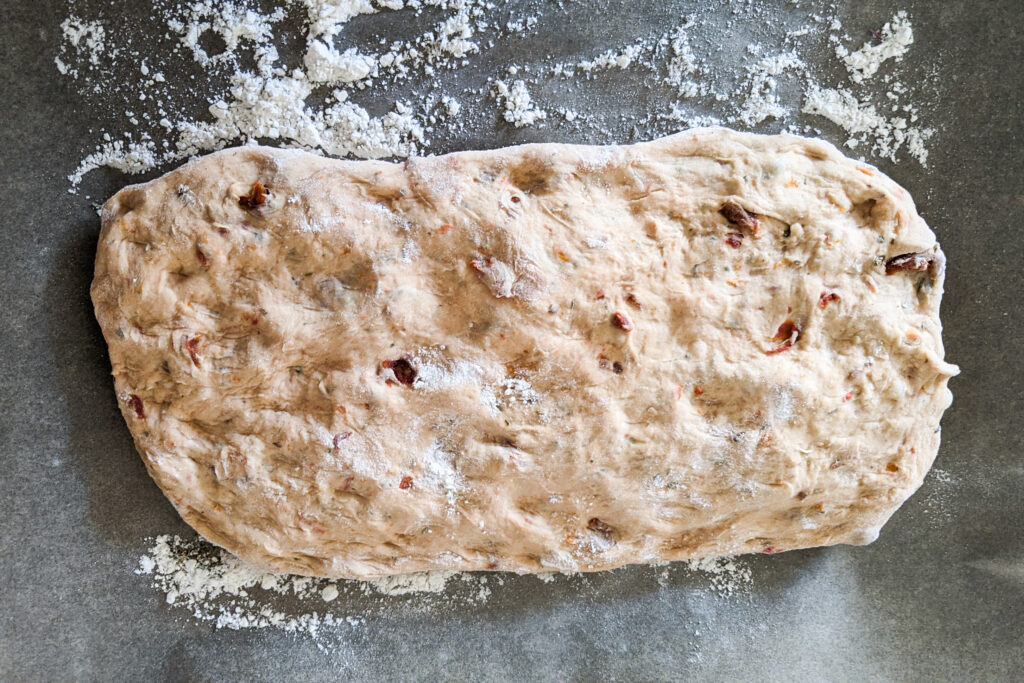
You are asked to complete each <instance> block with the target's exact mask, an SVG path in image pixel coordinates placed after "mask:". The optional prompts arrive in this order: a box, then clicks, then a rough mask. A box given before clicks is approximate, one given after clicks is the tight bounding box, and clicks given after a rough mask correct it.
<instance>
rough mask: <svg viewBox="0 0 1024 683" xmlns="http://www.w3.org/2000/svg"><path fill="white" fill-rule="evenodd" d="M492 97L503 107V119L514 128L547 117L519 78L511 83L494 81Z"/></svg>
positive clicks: (529, 124) (528, 124)
mask: <svg viewBox="0 0 1024 683" xmlns="http://www.w3.org/2000/svg"><path fill="white" fill-rule="evenodd" d="M494 97H495V98H496V99H497V100H498V102H499V103H500V104H501V107H502V109H504V113H503V116H504V118H505V120H506V121H508V122H509V123H511V124H512V125H514V126H515V127H516V128H522V127H523V126H532V125H533V124H535V123H537V122H538V121H540V120H542V119H546V118H547V117H548V114H547V112H546V111H544V110H543V109H540V108H538V107H537V105H536V104H534V102H533V100H532V99H531V98H530V93H529V91H528V90H527V89H526V83H524V82H523V81H521V80H516V81H512V84H511V85H509V84H508V83H506V82H505V81H496V82H495V83H494Z"/></svg>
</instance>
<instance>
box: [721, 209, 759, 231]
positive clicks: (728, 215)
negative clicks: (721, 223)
mask: <svg viewBox="0 0 1024 683" xmlns="http://www.w3.org/2000/svg"><path fill="white" fill-rule="evenodd" d="M718 213H720V214H722V216H723V217H724V218H725V220H727V221H729V222H730V223H732V224H733V225H735V226H736V227H738V228H740V229H741V230H747V231H748V232H750V234H751V235H752V236H756V235H757V231H758V229H759V228H760V227H761V221H759V220H758V218H757V214H756V213H751V212H749V211H747V210H746V209H744V208H743V207H742V206H740V205H739V204H737V203H736V202H726V203H725V204H722V208H720V209H719V210H718Z"/></svg>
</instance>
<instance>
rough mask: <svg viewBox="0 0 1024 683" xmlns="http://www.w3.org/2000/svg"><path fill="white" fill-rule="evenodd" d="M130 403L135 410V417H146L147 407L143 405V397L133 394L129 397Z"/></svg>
mask: <svg viewBox="0 0 1024 683" xmlns="http://www.w3.org/2000/svg"><path fill="white" fill-rule="evenodd" d="M128 405H129V406H131V408H132V410H134V411H135V417H137V418H139V419H140V420H145V419H146V409H145V407H144V406H143V405H142V399H141V398H139V397H138V396H136V395H135V394H131V395H130V396H129V397H128Z"/></svg>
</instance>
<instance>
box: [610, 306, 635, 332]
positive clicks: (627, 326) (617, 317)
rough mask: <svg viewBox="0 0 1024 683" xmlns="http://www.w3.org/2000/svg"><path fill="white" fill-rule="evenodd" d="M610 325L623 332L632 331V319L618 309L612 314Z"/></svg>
mask: <svg viewBox="0 0 1024 683" xmlns="http://www.w3.org/2000/svg"><path fill="white" fill-rule="evenodd" d="M612 325H613V326H614V327H617V328H619V329H620V330H622V331H623V332H632V331H633V321H632V320H630V319H629V316H628V315H626V314H625V313H622V312H620V311H616V312H615V313H613V314H612Z"/></svg>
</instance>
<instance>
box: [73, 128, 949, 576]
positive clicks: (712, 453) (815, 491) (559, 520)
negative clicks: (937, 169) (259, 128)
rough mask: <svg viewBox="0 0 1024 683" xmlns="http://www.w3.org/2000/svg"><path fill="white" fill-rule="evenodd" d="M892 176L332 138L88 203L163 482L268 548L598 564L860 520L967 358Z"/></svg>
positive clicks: (327, 567) (837, 164)
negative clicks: (426, 148)
mask: <svg viewBox="0 0 1024 683" xmlns="http://www.w3.org/2000/svg"><path fill="white" fill-rule="evenodd" d="M943 264H944V260H943V257H942V253H941V252H940V250H939V246H938V244H937V243H936V241H935V236H934V235H933V234H932V232H931V230H930V229H929V228H928V226H927V225H926V224H925V223H924V221H923V220H922V219H921V218H920V217H919V216H918V215H917V213H916V212H915V209H914V204H913V202H912V200H911V198H910V197H909V196H908V194H907V193H906V192H905V191H904V190H903V189H901V188H900V187H899V186H898V185H896V184H895V183H894V182H893V181H891V180H890V179H888V178H887V177H885V176H884V175H882V174H881V173H880V172H879V171H878V170H877V169H874V168H873V167H870V166H867V165H865V164H863V163H858V162H855V161H852V160H850V159H847V158H846V157H844V156H843V155H841V154H840V153H839V152H838V151H837V150H836V149H835V148H834V147H832V146H830V145H828V144H827V143H823V142H820V141H815V140H808V139H804V138H799V137H793V136H786V135H783V136H770V137H769V136H758V135H752V134H741V133H736V132H732V131H728V130H724V129H699V130H692V131H687V132H684V133H680V134H677V135H674V136H671V137H667V138H664V139H660V140H656V141H653V142H648V143H642V144H636V145H630V146H618V147H616V146H610V147H590V146H574V145H560V144H538V145H525V146H520V147H513V148H508V149H500V150H494V151H485V152H462V153H456V154H449V155H446V156H440V157H431V158H416V159H410V160H409V161H408V162H406V163H403V164H392V163H385V162H378V161H356V162H351V161H338V160H331V159H325V158H321V157H317V156H314V155H311V154H307V153H304V152H298V151H285V150H278V149H269V148H264V147H242V148H236V149H229V150H225V151H222V152H218V153H215V154H211V155H209V156H205V157H202V158H199V159H197V160H195V161H192V162H190V163H188V164H186V165H184V166H182V167H181V168H179V169H177V170H175V171H174V172H172V173H169V174H167V175H165V176H163V177H161V178H158V179H156V180H154V181H152V182H150V183H146V184H143V185H134V186H130V187H127V188H125V189H124V190H122V191H121V192H119V193H118V194H117V195H115V196H114V197H113V198H112V199H110V201H108V202H107V204H106V206H105V207H104V210H103V228H102V233H101V235H100V240H99V249H98V254H97V258H96V274H95V281H94V283H93V286H92V296H93V300H94V303H95V307H96V315H97V317H98V319H99V322H100V324H101V326H102V329H103V333H104V335H105V337H106V339H107V342H108V343H109V347H110V357H111V361H112V365H113V375H114V379H115V386H116V392H117V398H118V401H119V403H120V406H121V409H122V412H123V413H124V417H125V420H126V421H127V423H128V426H129V428H130V429H131V432H132V435H133V436H134V439H135V443H136V445H137V447H138V450H139V452H140V453H141V454H142V457H143V459H144V461H145V463H146V466H147V468H148V469H149V472H150V474H151V475H152V476H153V478H154V479H155V480H156V482H157V483H158V484H159V485H160V487H161V488H162V489H163V491H164V492H165V493H166V494H167V496H168V498H170V500H171V501H172V502H173V504H174V505H175V507H176V508H177V510H178V511H179V512H180V513H181V515H182V517H184V518H185V520H187V521H188V522H189V523H190V524H191V525H192V526H193V527H195V528H196V529H197V530H198V531H199V532H200V533H201V534H203V535H204V536H205V537H206V538H208V539H209V540H211V541H213V542H214V543H216V544H218V545H221V546H223V547H225V548H227V549H229V550H231V551H232V552H234V553H236V554H238V555H239V556H241V557H243V558H244V559H246V560H249V561H252V562H254V563H257V564H259V565H263V566H265V567H269V568H272V569H274V570H279V571H288V572H297V573H300V574H310V575H319V576H331V577H357V578H361V577H372V576H381V575H387V574H397V573H405V572H412V571H420V570H430V569H454V570H485V569H495V570H508V571H516V572H537V571H547V570H563V571H592V570H602V569H610V568H612V567H616V566H620V565H624V564H632V563H645V562H653V561H663V560H676V559H682V558H692V557H700V556H708V555H720V554H735V553H747V552H768V553H770V552H778V551H782V550H790V549H794V548H803V547H808V546H819V545H828V544H835V543H857V544H859V543H867V542H870V541H871V540H873V539H874V538H875V537H876V536H877V534H878V530H879V528H880V527H881V525H882V524H883V523H885V521H886V520H887V519H888V518H889V516H890V515H892V513H893V512H894V511H895V510H896V509H897V508H898V507H899V506H900V504H901V503H902V502H903V501H904V500H905V499H906V498H907V497H908V496H909V495H910V494H911V493H912V492H913V491H914V490H915V489H917V488H918V486H920V484H921V482H922V479H923V477H924V475H925V473H926V472H927V470H928V468H929V467H930V465H931V463H932V460H933V459H934V457H935V454H936V450H937V449H938V446H939V419H940V417H941V415H942V412H943V410H944V409H945V408H946V407H947V406H948V405H949V403H950V400H951V395H950V393H949V391H948V389H947V388H946V383H947V380H948V378H949V377H950V376H951V375H953V374H955V373H956V371H957V370H956V367H955V366H952V365H949V364H947V363H945V362H944V361H943V350H942V342H941V337H940V332H941V330H940V323H939V300H940V297H941V292H942V275H943Z"/></svg>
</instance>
